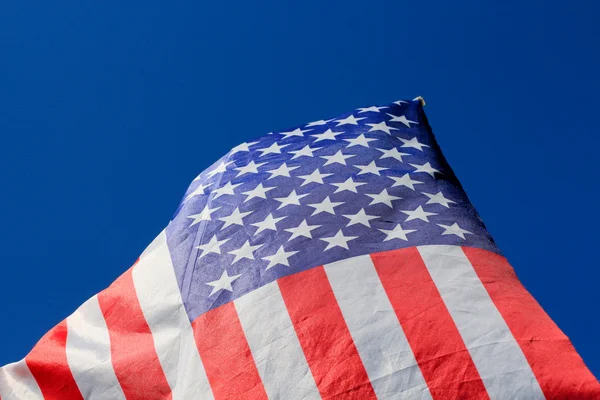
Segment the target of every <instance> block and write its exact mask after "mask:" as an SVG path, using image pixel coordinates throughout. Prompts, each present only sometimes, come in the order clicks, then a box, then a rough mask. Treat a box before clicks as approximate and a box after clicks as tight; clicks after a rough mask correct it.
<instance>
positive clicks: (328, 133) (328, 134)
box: [310, 129, 344, 143]
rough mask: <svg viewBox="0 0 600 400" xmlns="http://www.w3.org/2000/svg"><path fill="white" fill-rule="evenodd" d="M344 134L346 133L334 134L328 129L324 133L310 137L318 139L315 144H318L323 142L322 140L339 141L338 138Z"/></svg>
mask: <svg viewBox="0 0 600 400" xmlns="http://www.w3.org/2000/svg"><path fill="white" fill-rule="evenodd" d="M342 133H344V132H334V131H332V130H331V129H327V130H326V131H325V132H323V133H317V134H316V135H310V136H312V137H316V138H317V140H315V141H314V142H313V143H317V142H318V141H321V140H337V138H336V136H338V135H341V134H342Z"/></svg>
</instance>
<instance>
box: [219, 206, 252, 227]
mask: <svg viewBox="0 0 600 400" xmlns="http://www.w3.org/2000/svg"><path fill="white" fill-rule="evenodd" d="M251 212H252V211H246V212H240V208H239V207H238V208H236V209H235V210H233V212H232V213H231V215H228V216H226V217H221V218H217V219H218V220H219V221H225V225H223V227H222V228H221V230H223V229H225V228H227V227H228V226H229V225H240V226H244V222H243V221H242V219H243V218H244V217H245V216H246V215H248V214H250V213H251Z"/></svg>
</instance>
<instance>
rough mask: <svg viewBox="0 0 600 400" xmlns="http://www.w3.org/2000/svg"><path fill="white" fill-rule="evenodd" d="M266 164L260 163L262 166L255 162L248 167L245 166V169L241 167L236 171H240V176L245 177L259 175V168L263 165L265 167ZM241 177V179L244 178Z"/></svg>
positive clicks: (251, 162)
mask: <svg viewBox="0 0 600 400" xmlns="http://www.w3.org/2000/svg"><path fill="white" fill-rule="evenodd" d="M265 164H266V163H260V164H256V163H255V162H254V160H252V161H250V162H249V163H248V165H245V166H243V167H239V168H235V170H236V171H240V174H242V175H244V174H249V173H252V174H257V173H258V167H260V166H261V165H265ZM242 175H240V177H241V176H242Z"/></svg>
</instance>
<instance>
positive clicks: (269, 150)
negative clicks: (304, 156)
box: [256, 142, 282, 157]
mask: <svg viewBox="0 0 600 400" xmlns="http://www.w3.org/2000/svg"><path fill="white" fill-rule="evenodd" d="M281 147H282V146H280V145H279V144H278V143H277V142H274V143H273V144H272V145H270V146H269V147H265V148H264V149H259V150H256V151H257V152H259V153H260V155H259V157H262V156H264V155H266V154H281Z"/></svg>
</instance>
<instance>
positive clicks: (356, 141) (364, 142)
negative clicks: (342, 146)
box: [344, 135, 377, 147]
mask: <svg viewBox="0 0 600 400" xmlns="http://www.w3.org/2000/svg"><path fill="white" fill-rule="evenodd" d="M344 140H345V141H346V142H349V143H350V144H349V145H348V146H347V147H352V146H363V147H369V142H373V141H375V140H377V139H370V138H367V137H365V135H359V136H358V137H356V138H353V139H344Z"/></svg>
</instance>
